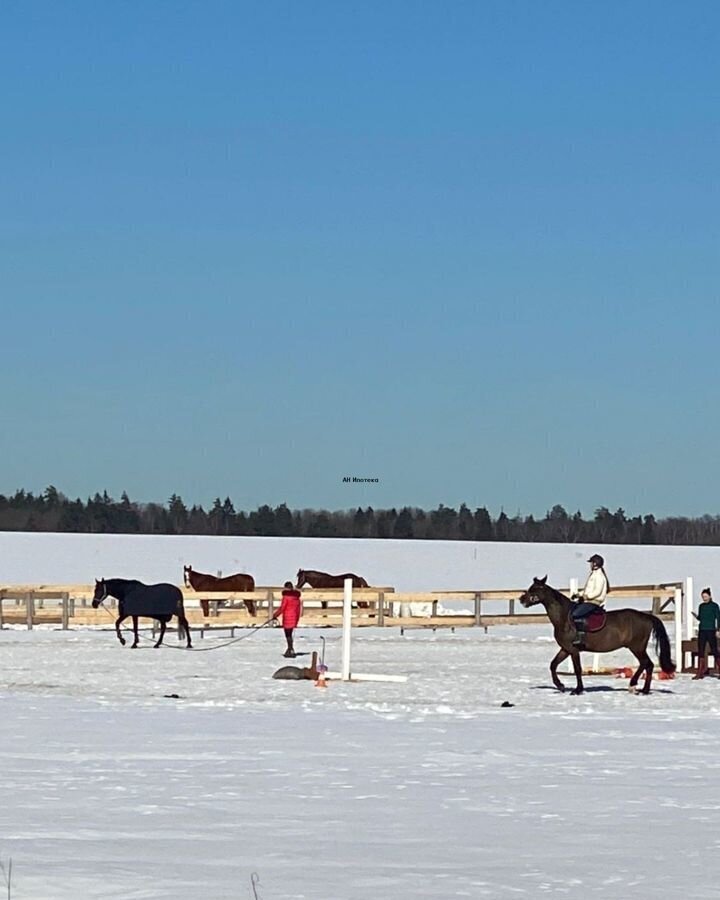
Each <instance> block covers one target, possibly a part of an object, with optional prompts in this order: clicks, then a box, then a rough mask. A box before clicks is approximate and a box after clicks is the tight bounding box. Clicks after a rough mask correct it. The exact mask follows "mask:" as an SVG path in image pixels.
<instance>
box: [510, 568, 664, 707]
mask: <svg viewBox="0 0 720 900" xmlns="http://www.w3.org/2000/svg"><path fill="white" fill-rule="evenodd" d="M546 582H547V575H546V576H545V577H544V578H535V579H533V583H532V584H531V585H530V587H529V588H528V589H527V590H526V591H525V593H524V594H523V595H522V597H521V598H520V602H521V603H522V605H523V606H525V607H528V606H535V604H537V603H542V605H543V606H544V607H545V611H546V612H547V614H548V618H549V619H550V621H551V622H552V625H553V629H554V631H555V640H556V641H557V642H558V644H559V645H560V650H559V652H558V653H557V655H556V656H555V658H554V659H553V661H552V662H551V663H550V674H551V675H552V680H553V684H554V685H555V687H556V688H557V689H558V690H560V691H564V690H565V686H564V685H563V683H562V682H561V681H560V679H559V678H558V676H557V667H558V665H559V664H560V663H561V662H562V661H563V660H564V659H567V657H568V656H569V657H570V658H571V659H572V664H573V669H574V670H575V677H576V679H577V686H576V687H575V690H574V691H573V692H572V693H573V694H582V692H583V690H584V688H583V682H582V666H581V665H580V649H579V648H578V647H576V646H574V645H573V640H574V639H575V637H576V634H577V632H576V630H575V626H574V624H573V623H572V620H571V618H570V612H571V610H572V607H573V603H572V601H571V600H568V598H567V597H566V596H565V595H564V594H561V593H560V591H556V590H555V588H552V587H550V585H549V584H546ZM651 635H652V636H654V638H655V649H656V651H657V653H658V655H659V657H660V668H661V669H662V670H663V672H665V673H666V674H668V675H669V674H671V673H672V672H674V671H675V665H674V663H673V661H672V659H671V658H670V641H669V639H668V636H667V631H665V626H664V625H663V623H662V621H661V620H660V619H658V618H657V616H653V615H651V614H650V613H646V612H640V611H639V610H637V609H618V610H613V611H612V612H608V613H607V619H606V622H605V625H604V626H603V628H602V629H601V630H600V631H595V632H589V633H588V634H587V635H586V637H585V645H584V647H583V650H588V651H589V652H590V653H608V652H610V651H611V650H619V649H620V647H627V648H628V650H630V651H632V653H634V654H635V656H636V657H637V660H638V662H639V664H640V665H639V666H638V668H637V671H636V672H635V674H634V675H633V677H632V678H631V679H630V685H629V687H630V689H631V690H632V689H634V687H635V685H636V684H637V683H638V680H639V678H640V676H641V674H642V673H643V672H645V684H644V685H643V688H642V690H641V692H640V693H642V694H649V693H650V682H651V680H652V672H653V662H652V660H651V659H650V657H649V656H648V653H647V645H648V641H649V640H650V636H651Z"/></svg>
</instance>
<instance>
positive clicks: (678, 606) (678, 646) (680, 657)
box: [673, 587, 685, 672]
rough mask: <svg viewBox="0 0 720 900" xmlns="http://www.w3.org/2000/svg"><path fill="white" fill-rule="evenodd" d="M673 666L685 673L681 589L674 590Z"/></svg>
mask: <svg viewBox="0 0 720 900" xmlns="http://www.w3.org/2000/svg"><path fill="white" fill-rule="evenodd" d="M674 603H675V609H674V610H673V612H674V613H675V664H676V665H677V667H678V670H679V671H680V672H684V671H685V654H684V653H683V648H682V644H683V631H682V614H683V592H682V588H681V587H676V588H675V601H674Z"/></svg>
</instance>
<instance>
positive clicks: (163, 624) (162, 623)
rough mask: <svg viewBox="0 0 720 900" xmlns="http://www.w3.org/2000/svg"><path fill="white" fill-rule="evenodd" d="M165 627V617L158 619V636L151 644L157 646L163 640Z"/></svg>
mask: <svg viewBox="0 0 720 900" xmlns="http://www.w3.org/2000/svg"><path fill="white" fill-rule="evenodd" d="M166 628H167V623H166V622H165V619H160V637H159V638H158V639H157V643H156V644H154V645H153V646H155V647H159V646H160V644H162V642H163V638H164V637H165V629H166Z"/></svg>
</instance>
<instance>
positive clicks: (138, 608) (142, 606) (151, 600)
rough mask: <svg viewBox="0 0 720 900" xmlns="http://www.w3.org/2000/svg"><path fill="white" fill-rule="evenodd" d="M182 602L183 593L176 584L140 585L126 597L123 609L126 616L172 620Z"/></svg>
mask: <svg viewBox="0 0 720 900" xmlns="http://www.w3.org/2000/svg"><path fill="white" fill-rule="evenodd" d="M181 602H182V592H181V591H180V590H179V588H177V587H175V585H174V584H142V585H141V584H139V585H138V586H137V587H134V588H133V589H132V590H131V591H129V592H128V593H127V594H126V595H125V599H124V600H123V601H122V608H123V613H124V614H125V615H126V616H149V617H150V618H153V619H157V618H160V616H167V617H168V618H170V617H172V616H174V615H175V613H176V612H177V611H178V604H179V603H181Z"/></svg>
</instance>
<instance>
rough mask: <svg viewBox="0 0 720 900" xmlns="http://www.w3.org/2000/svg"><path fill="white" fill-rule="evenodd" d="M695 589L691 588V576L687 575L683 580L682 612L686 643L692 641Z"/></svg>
mask: <svg viewBox="0 0 720 900" xmlns="http://www.w3.org/2000/svg"><path fill="white" fill-rule="evenodd" d="M694 591H695V588H694V586H693V580H692V576H691V575H688V577H687V578H686V579H685V609H684V610H683V616H684V619H685V639H686V640H688V641H691V640H692V637H693V630H694V629H693V617H692V611H693V594H694Z"/></svg>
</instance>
